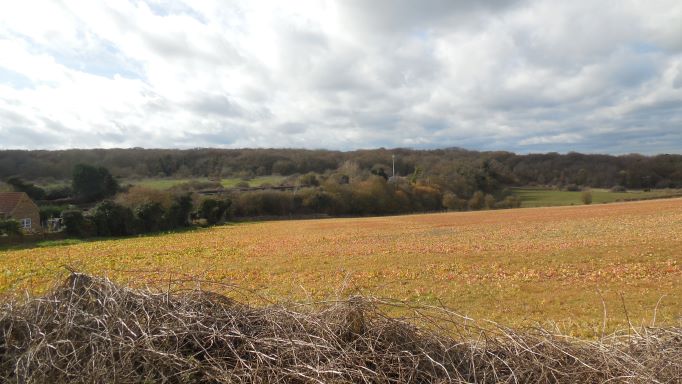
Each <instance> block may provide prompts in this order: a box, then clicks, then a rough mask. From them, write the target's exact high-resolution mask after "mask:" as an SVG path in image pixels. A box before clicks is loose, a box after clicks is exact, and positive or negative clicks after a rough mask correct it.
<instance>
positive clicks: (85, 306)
mask: <svg viewBox="0 0 682 384" xmlns="http://www.w3.org/2000/svg"><path fill="white" fill-rule="evenodd" d="M387 305H402V306H405V308H404V309H409V310H412V313H413V314H414V316H412V317H410V318H409V319H407V318H402V319H396V318H391V317H388V316H386V315H385V314H384V312H383V311H382V310H381V308H386V306H387ZM473 324H474V323H473V322H472V321H471V319H468V318H465V317H461V316H459V315H457V314H455V313H453V312H452V311H449V310H447V309H444V308H436V307H415V308H410V307H408V306H406V305H405V304H401V303H396V302H385V301H380V300H376V299H367V298H359V297H355V298H351V299H349V300H348V301H343V302H333V303H322V304H321V303H318V304H309V305H288V306H286V305H282V306H268V307H263V308H254V307H250V306H246V305H242V304H240V303H238V302H235V301H233V300H232V299H230V298H227V297H225V296H221V295H218V294H215V293H210V292H204V291H198V290H197V291H189V292H182V293H177V294H169V293H167V292H166V293H154V292H151V291H149V290H132V289H128V288H125V287H120V286H117V285H115V284H113V283H111V282H110V281H108V280H106V279H101V278H95V277H90V276H87V275H82V274H77V273H73V274H71V276H70V277H69V278H68V279H67V281H66V282H65V283H64V284H63V285H61V286H60V287H58V288H57V289H55V290H54V291H53V292H52V293H50V294H48V295H47V296H45V297H41V298H32V299H29V300H27V301H26V302H22V303H8V304H4V306H2V308H1V310H0V381H2V382H8V383H148V382H149V383H152V382H153V383H453V382H454V383H575V382H581V383H602V382H610V383H616V382H628V383H679V382H682V358H681V357H680V356H682V329H681V328H645V329H641V330H639V331H638V332H633V333H632V334H630V335H629V336H628V335H625V334H614V335H611V336H608V337H606V338H605V339H603V340H599V341H595V342H591V341H585V340H577V339H572V338H568V337H565V336H562V335H556V334H553V333H551V332H549V331H546V330H542V329H530V330H528V329H526V330H522V331H515V330H512V329H508V328H504V327H501V326H497V325H494V326H491V327H486V328H485V329H483V328H479V327H476V326H475V325H473Z"/></svg>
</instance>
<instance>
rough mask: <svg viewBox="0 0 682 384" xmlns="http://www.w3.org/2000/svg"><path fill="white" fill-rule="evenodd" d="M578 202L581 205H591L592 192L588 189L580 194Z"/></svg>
mask: <svg viewBox="0 0 682 384" xmlns="http://www.w3.org/2000/svg"><path fill="white" fill-rule="evenodd" d="M580 200H581V201H582V202H583V204H592V191H590V190H589V189H586V190H584V191H583V192H582V193H581V194H580Z"/></svg>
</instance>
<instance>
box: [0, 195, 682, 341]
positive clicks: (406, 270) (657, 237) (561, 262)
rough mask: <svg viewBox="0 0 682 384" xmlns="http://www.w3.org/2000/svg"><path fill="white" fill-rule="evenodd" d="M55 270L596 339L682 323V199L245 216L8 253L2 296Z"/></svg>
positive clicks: (0, 277) (37, 285) (56, 274)
mask: <svg viewBox="0 0 682 384" xmlns="http://www.w3.org/2000/svg"><path fill="white" fill-rule="evenodd" d="M65 266H69V267H71V268H75V269H77V270H79V271H83V272H87V273H93V274H98V275H106V276H108V277H110V278H111V279H112V280H114V281H117V282H122V283H126V284H131V285H134V286H142V285H149V286H152V287H157V288H167V287H168V286H171V288H174V289H178V288H180V287H183V286H195V285H198V284H201V286H202V287H203V288H207V289H211V290H215V291H231V290H232V285H236V286H238V287H240V290H242V291H243V290H249V291H250V292H251V293H249V294H248V296H249V297H250V298H251V300H253V301H254V302H262V303H264V302H267V301H268V300H278V301H279V300H294V301H299V300H305V301H307V300H323V299H333V298H339V297H348V296H349V295H353V294H364V295H373V296H380V297H391V298H396V299H401V300H407V301H410V302H414V303H418V304H422V305H441V304H442V305H446V306H448V307H450V308H452V309H454V310H456V311H457V312H458V313H461V314H463V315H467V316H470V317H472V318H474V319H491V320H494V321H498V322H501V323H503V324H506V325H535V324H543V325H547V323H556V324H555V325H556V326H557V327H559V328H560V329H561V330H562V331H563V332H567V333H570V334H574V335H579V336H584V337H592V336H595V335H598V334H599V333H600V332H601V331H602V328H605V329H606V330H607V331H609V330H613V329H616V328H622V327H624V326H626V325H627V324H628V322H629V323H631V324H632V325H634V326H639V325H642V324H646V325H648V324H652V323H653V322H654V320H655V321H656V324H657V325H662V324H679V323H680V322H681V321H682V318H681V317H682V199H665V200H652V201H642V202H632V203H614V204H598V205H591V206H583V205H581V206H567V207H553V208H528V209H513V210H500V211H482V212H465V213H441V214H428V215H408V216H395V217H375V218H352V219H351V218H349V219H345V218H344V219H325V220H301V221H273V222H259V223H242V224H235V225H224V226H220V227H214V228H207V229H198V230H193V231H187V232H180V233H172V234H161V235H155V236H146V237H137V238H127V239H115V240H96V241H88V242H80V243H79V242H73V241H72V242H71V243H68V242H65V243H64V244H61V245H60V244H59V243H57V244H55V243H52V244H50V246H45V247H35V248H31V249H28V248H27V249H5V250H0V268H1V270H0V272H1V273H0V293H2V294H3V295H6V296H11V295H18V294H22V293H23V292H24V291H26V290H28V291H29V292H31V293H40V292H43V291H44V290H46V289H47V288H48V287H50V286H51V284H54V282H55V281H56V280H57V279H59V278H63V277H65V276H66V275H67V274H68V272H67V271H66V268H65ZM605 314H606V316H605Z"/></svg>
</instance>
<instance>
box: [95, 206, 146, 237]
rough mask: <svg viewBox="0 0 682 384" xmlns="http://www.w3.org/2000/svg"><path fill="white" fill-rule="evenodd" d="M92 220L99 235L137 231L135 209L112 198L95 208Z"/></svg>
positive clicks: (114, 234)
mask: <svg viewBox="0 0 682 384" xmlns="http://www.w3.org/2000/svg"><path fill="white" fill-rule="evenodd" d="M92 221H93V222H94V224H95V231H96V234H97V235H98V236H127V235H132V234H133V233H134V232H135V231H134V228H135V220H134V215H133V211H132V210H131V209H130V208H127V207H124V206H122V205H119V204H116V203H114V202H113V201H110V200H107V201H103V202H101V203H99V204H98V205H97V206H96V207H95V208H94V209H93V213H92Z"/></svg>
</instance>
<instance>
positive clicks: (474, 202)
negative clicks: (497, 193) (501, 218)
mask: <svg viewBox="0 0 682 384" xmlns="http://www.w3.org/2000/svg"><path fill="white" fill-rule="evenodd" d="M484 204H485V196H484V195H483V192H481V191H476V192H474V195H473V196H471V199H469V202H468V205H469V209H472V210H479V209H481V208H483V205H484Z"/></svg>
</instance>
